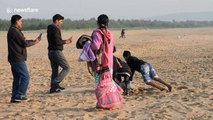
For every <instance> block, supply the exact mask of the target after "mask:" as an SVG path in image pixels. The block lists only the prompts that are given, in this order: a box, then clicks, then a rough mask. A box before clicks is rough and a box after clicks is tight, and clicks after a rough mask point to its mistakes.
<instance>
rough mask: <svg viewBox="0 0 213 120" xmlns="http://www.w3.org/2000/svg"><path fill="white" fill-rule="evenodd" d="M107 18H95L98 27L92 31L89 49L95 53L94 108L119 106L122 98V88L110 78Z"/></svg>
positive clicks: (110, 37) (110, 64) (101, 16)
mask: <svg viewBox="0 0 213 120" xmlns="http://www.w3.org/2000/svg"><path fill="white" fill-rule="evenodd" d="M108 22H109V18H108V16H107V15H104V14H102V15H100V16H99V17H98V20H97V26H98V29H96V30H94V31H93V33H92V43H91V46H90V47H91V49H92V51H93V52H94V53H95V55H96V60H95V61H94V62H92V67H93V70H94V77H95V82H96V89H95V94H96V98H97V105H96V108H98V109H113V108H118V107H120V106H121V105H122V104H123V102H124V100H123V97H122V93H123V90H122V89H121V88H120V87H119V86H118V85H117V84H116V83H115V82H114V81H113V80H112V71H113V69H112V68H113V46H114V40H113V35H112V32H111V31H109V30H108V29H107V27H108Z"/></svg>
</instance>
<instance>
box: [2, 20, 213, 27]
mask: <svg viewBox="0 0 213 120" xmlns="http://www.w3.org/2000/svg"><path fill="white" fill-rule="evenodd" d="M51 23H52V21H51V20H44V19H24V20H23V30H41V29H46V28H47V26H48V25H49V24H51ZM9 26H10V21H9V20H0V30H8V28H9ZM109 26H110V28H118V29H120V28H150V29H152V28H194V27H211V26H213V21H174V20H173V21H157V20H110V23H109ZM95 27H96V19H95V18H91V19H89V20H84V19H82V20H70V19H66V20H64V24H63V26H62V29H65V30H67V29H87V28H95Z"/></svg>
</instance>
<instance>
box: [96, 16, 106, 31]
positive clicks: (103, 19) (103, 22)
mask: <svg viewBox="0 0 213 120" xmlns="http://www.w3.org/2000/svg"><path fill="white" fill-rule="evenodd" d="M97 22H98V23H99V24H100V28H106V27H107V26H108V23H109V18H108V16H107V15H105V14H101V15H100V16H98V20H97Z"/></svg>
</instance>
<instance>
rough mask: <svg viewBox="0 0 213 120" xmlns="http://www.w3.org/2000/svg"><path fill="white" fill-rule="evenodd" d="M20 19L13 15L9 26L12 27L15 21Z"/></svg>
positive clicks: (18, 16)
mask: <svg viewBox="0 0 213 120" xmlns="http://www.w3.org/2000/svg"><path fill="white" fill-rule="evenodd" d="M21 18H22V17H21V16H20V15H13V16H12V17H11V24H12V25H14V24H16V21H18V20H20V19H21Z"/></svg>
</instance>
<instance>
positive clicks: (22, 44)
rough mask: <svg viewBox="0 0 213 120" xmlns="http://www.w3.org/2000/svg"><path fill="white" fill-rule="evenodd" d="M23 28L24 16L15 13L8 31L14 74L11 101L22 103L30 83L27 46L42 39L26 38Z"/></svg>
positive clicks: (9, 59)
mask: <svg viewBox="0 0 213 120" xmlns="http://www.w3.org/2000/svg"><path fill="white" fill-rule="evenodd" d="M21 29H22V17H21V16H20V15H13V16H12V17H11V26H10V28H9V30H8V33H7V43H8V62H9V63H10V65H11V71H12V74H13V84H12V97H11V101H10V102H11V103H20V102H21V101H22V100H27V96H26V92H27V88H28V85H29V80H30V76H29V72H28V69H27V65H26V63H25V61H26V60H27V49H26V48H27V47H30V46H33V45H35V44H37V43H39V41H40V40H41V38H39V37H37V38H36V39H35V40H26V39H25V37H24V34H23V33H22V32H21Z"/></svg>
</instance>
